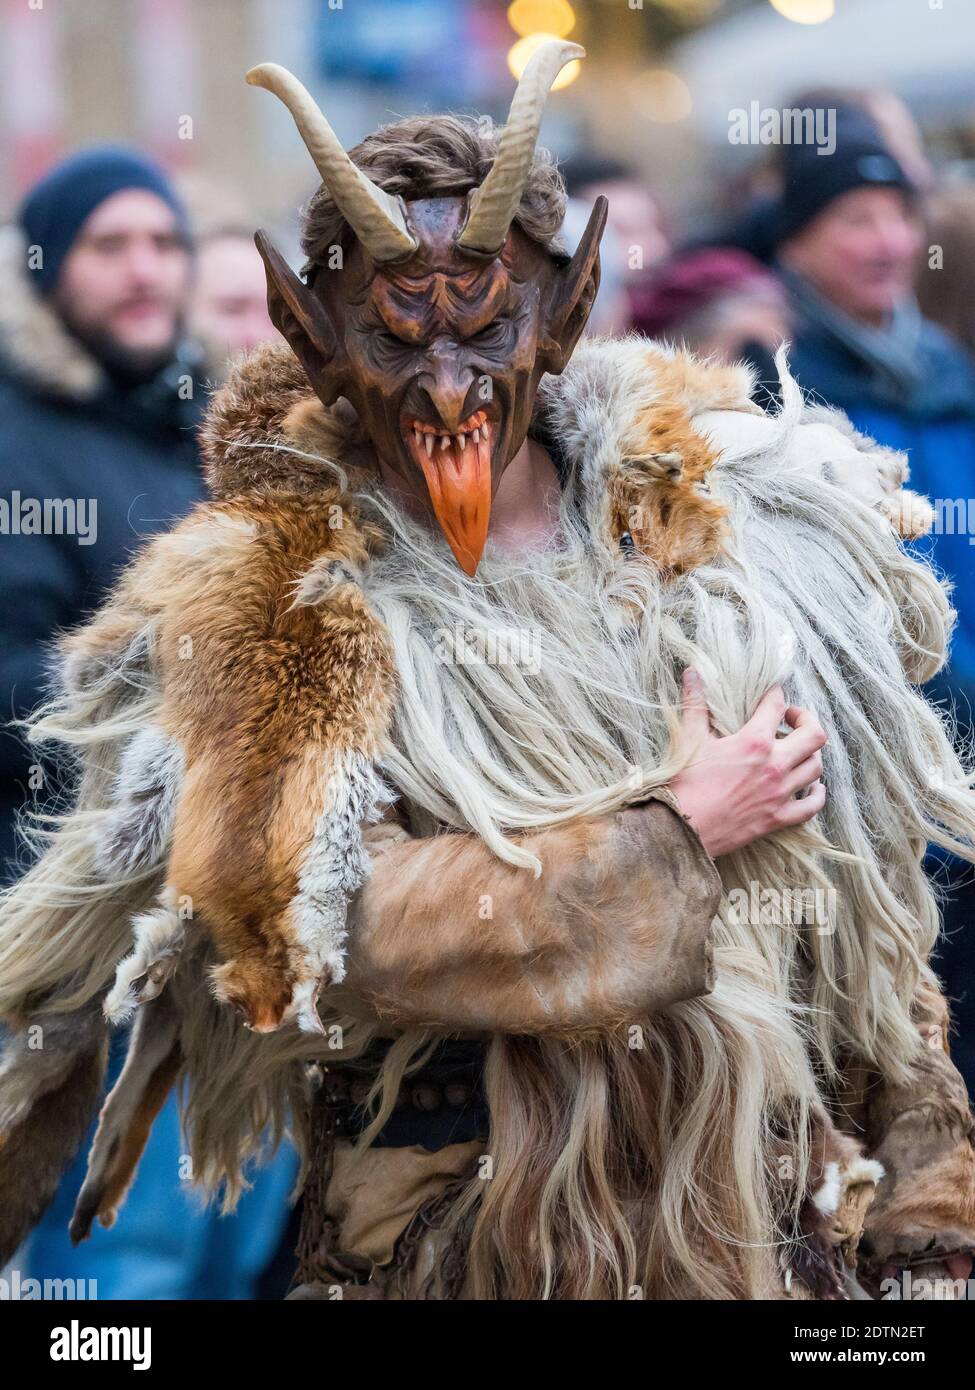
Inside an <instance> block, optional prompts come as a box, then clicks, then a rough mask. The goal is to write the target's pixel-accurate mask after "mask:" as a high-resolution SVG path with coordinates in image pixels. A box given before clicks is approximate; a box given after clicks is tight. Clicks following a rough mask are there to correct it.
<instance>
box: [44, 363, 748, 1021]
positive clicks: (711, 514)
mask: <svg viewBox="0 0 975 1390" xmlns="http://www.w3.org/2000/svg"><path fill="white" fill-rule="evenodd" d="M647 365H648V368H649V370H650V372H651V373H652V374H653V379H654V383H655V390H654V400H653V402H652V403H651V404H648V406H647V407H646V409H644V410H642V411H641V412H640V413H639V415H638V417H637V420H636V423H635V425H634V427H633V429H632V430H631V431H630V437H629V438H628V439H627V441H626V445H627V448H626V452H625V453H624V456H623V457H622V459H621V460H620V462H619V464H618V466H617V467H616V469H615V470H611V473H610V476H609V478H608V480H607V481H608V483H609V490H608V491H609V517H608V520H609V524H610V527H611V529H612V531H613V533H614V534H615V535H616V537H617V538H619V537H620V536H621V535H622V534H623V533H624V532H629V534H630V535H631V536H632V539H633V541H634V544H635V545H636V546H637V547H638V548H639V549H642V550H644V551H645V553H648V554H649V555H650V556H651V558H653V559H654V560H655V561H656V562H657V564H658V565H659V566H660V567H661V569H662V570H664V571H667V572H672V573H679V572H683V571H685V570H687V569H690V568H693V567H694V566H695V565H698V564H702V563H705V562H706V561H707V560H709V559H711V558H713V556H714V554H715V553H716V552H717V550H718V549H719V548H720V546H721V544H722V541H723V539H724V511H725V509H724V507H723V506H722V505H721V504H720V503H718V502H716V501H715V500H713V499H712V498H711V497H709V496H708V495H707V494H706V492H705V491H704V490H703V488H702V484H705V483H706V479H707V474H708V472H709V471H710V469H711V468H712V467H713V465H714V463H715V460H716V456H715V453H714V451H713V450H712V449H711V448H710V446H709V445H708V444H707V441H706V440H705V439H703V438H702V436H701V435H700V434H699V433H697V432H696V431H695V430H694V428H693V426H692V424H691V419H690V408H691V407H692V406H693V404H694V400H695V383H696V378H697V375H701V374H702V373H703V371H704V369H702V368H701V367H699V366H697V364H694V363H692V362H690V361H689V360H686V359H683V358H676V359H672V358H668V357H665V356H663V355H660V354H657V353H648V363H647ZM719 384H720V383H717V382H716V381H715V369H711V372H710V373H709V374H708V376H707V385H708V390H709V398H710V400H711V401H714V400H715V399H716V397H715V391H716V389H717V386H718V385H719ZM741 386H742V377H741V374H740V372H729V373H728V382H727V389H726V394H727V395H728V396H729V399H734V400H735V401H739V402H740V398H741ZM357 442H358V441H357V440H356V439H355V437H354V435H353V434H352V433H351V432H350V428H349V426H348V425H347V424H346V423H345V422H344V421H343V420H342V419H341V417H340V416H339V415H338V414H337V413H336V412H331V411H326V410H325V408H324V407H322V406H321V405H320V403H319V402H318V401H317V400H316V399H315V397H314V396H312V395H311V394H310V392H309V388H308V384H307V381H306V379H305V377H304V373H303V371H302V369H301V367H300V365H299V364H298V362H297V361H296V359H295V358H294V357H293V355H292V354H291V353H290V352H289V351H288V350H287V349H285V348H280V347H274V348H268V349H264V350H262V351H259V352H258V353H255V354H253V355H252V356H251V357H250V358H249V359H246V360H245V361H244V362H243V363H242V364H241V365H240V367H239V368H238V370H237V372H236V373H235V374H234V376H233V377H232V379H231V383H230V384H228V386H227V387H226V388H224V390H223V391H222V392H221V393H220V394H219V395H218V396H217V397H216V398H215V400H214V402H213V405H212V407H211V410H210V412H209V415H208V419H207V424H206V427H205V431H204V445H205V455H206V460H207V470H208V483H209V485H210V490H211V493H212V495H213V497H214V499H215V500H214V501H213V502H211V503H209V504H206V505H203V506H201V507H198V508H197V509H196V511H195V512H194V513H192V514H191V515H190V517H188V518H187V520H186V521H185V522H183V523H182V524H181V525H180V526H179V527H177V528H176V530H175V531H173V532H172V533H170V534H169V535H167V536H163V537H161V538H160V539H159V540H157V541H155V542H154V543H153V544H152V545H151V546H150V547H149V548H148V550H147V551H146V552H145V553H144V555H143V556H142V558H141V559H140V560H139V561H138V562H137V563H136V565H135V566H134V567H133V568H132V569H131V570H130V571H129V573H128V574H127V575H126V577H125V578H124V580H123V582H122V585H121V586H120V589H119V591H118V593H117V594H116V597H115V600H114V602H113V603H112V604H111V605H110V606H109V607H108V608H106V609H105V610H103V612H102V614H101V615H100V616H99V617H98V619H96V621H95V622H94V623H93V624H92V625H90V626H89V627H88V628H87V629H85V630H84V631H82V632H81V633H79V634H77V635H76V636H75V637H74V638H72V639H70V641H69V650H73V652H74V656H75V658H76V659H80V660H81V662H82V664H83V663H84V662H85V661H86V660H92V659H95V660H96V661H100V662H104V661H105V660H111V659H113V657H115V656H117V655H118V653H119V652H120V651H121V650H122V649H123V648H124V647H125V645H126V644H127V643H128V642H129V641H131V640H132V638H133V635H134V633H135V632H136V631H137V630H138V628H139V627H140V626H141V625H145V624H146V623H147V622H148V623H149V624H150V625H151V627H152V631H153V649H154V659H155V663H156V666H157V668H158V670H159V671H160V672H161V673H162V674H163V679H162V682H161V683H162V688H163V705H162V711H161V714H160V716H159V719H158V721H157V722H158V724H159V725H160V726H161V737H162V738H166V737H168V738H169V739H170V740H171V741H172V744H173V745H174V747H175V748H176V749H178V750H179V757H180V764H181V768H182V769H184V770H182V771H181V776H180V785H179V789H178V793H177V795H176V796H175V804H174V807H173V810H172V814H171V846H170V851H169V859H168V870H167V876H166V885H165V888H164V890H163V892H162V894H161V896H160V899H159V905H158V907H157V909H156V910H155V911H154V912H151V913H149V914H146V915H145V916H144V917H142V918H140V919H137V922H136V923H135V932H136V949H135V951H134V952H133V953H132V955H130V956H129V957H128V958H127V960H126V961H123V963H122V965H121V966H120V967H119V973H118V976H117V981H116V987H115V989H114V990H113V992H112V994H111V995H110V996H109V1012H110V1013H112V1015H113V1016H114V1017H117V1018H120V1017H124V1016H125V1014H126V1013H128V1012H130V1011H131V1009H132V1008H133V1007H135V1006H136V1005H137V1004H140V1003H142V1002H144V1001H146V1000H149V999H151V998H154V997H156V996H157V995H158V994H159V993H160V991H161V990H162V989H163V987H164V986H165V982H166V980H167V978H168V977H169V975H170V974H171V972H172V970H173V969H174V968H175V966H176V963H177V961H178V959H179V955H180V951H181V950H182V948H183V946H184V945H185V943H186V941H187V940H188V939H190V938H192V937H193V936H194V935H196V934H199V933H201V932H202V933H205V934H206V935H207V936H208V937H209V938H210V940H211V941H212V943H213V945H214V946H215V948H216V951H217V954H218V956H219V959H220V964H219V965H217V966H216V967H215V968H214V970H213V974H212V984H213V987H214V992H215V994H216V995H217V997H218V999H220V1000H221V1001H223V1002H226V1003H228V1004H231V1005H232V1006H234V1007H235V1008H236V1009H237V1010H238V1011H239V1012H240V1014H241V1016H242V1017H243V1019H244V1020H245V1022H246V1023H247V1025H248V1026H249V1027H251V1028H254V1029H256V1030H258V1031H271V1030H274V1029H276V1028H277V1027H279V1026H280V1025H281V1024H282V1023H284V1022H287V1021H290V1020H291V1019H294V1018H297V1019H298V1021H299V1022H300V1023H301V1026H302V1027H304V1028H306V1029H309V1030H313V1029H315V1028H317V1027H319V1026H320V1023H319V1020H318V1014H317V1008H316V998H317V994H318V991H319V989H320V988H322V987H323V986H324V985H326V984H328V983H329V981H333V982H335V981H337V980H338V979H340V978H341V970H342V966H341V958H340V954H339V953H338V952H337V951H336V950H335V949H333V948H335V947H336V946H337V945H339V944H340V939H341V935H342V926H341V922H340V921H338V918H339V917H341V915H342V914H341V911H340V909H336V912H335V914H333V915H335V917H336V921H335V922H334V923H333V924H332V938H333V939H331V941H327V942H326V946H327V947H328V948H329V949H326V948H325V947H322V948H321V949H318V948H317V947H316V946H315V942H314V937H315V934H316V932H320V934H321V935H322V936H323V938H325V937H327V935H328V933H327V931H326V930H325V928H319V927H316V926H315V919H316V917H322V918H323V919H324V918H325V917H327V916H328V910H327V909H326V910H324V911H323V908H322V893H321V891H320V885H319V884H316V883H315V882H314V881H313V882H312V883H311V885H310V887H308V889H307V891H305V890H303V877H302V876H303V872H304V871H305V870H306V869H307V868H308V866H309V864H310V863H311V864H312V865H313V866H314V860H315V855H316V840H317V839H319V838H320V831H321V825H320V817H322V816H323V815H325V816H327V815H328V813H329V811H330V810H332V811H333V812H334V813H335V816H336V818H337V819H338V820H340V821H341V820H342V818H343V811H342V807H341V804H340V803H341V801H342V797H343V796H344V795H345V794H346V784H347V783H348V782H349V780H350V776H351V771H350V770H351V769H355V768H357V769H358V776H359V778H360V780H362V779H368V773H367V771H366V769H371V768H372V765H373V763H374V761H375V759H376V758H377V756H378V755H379V753H380V750H381V747H382V743H383V740H384V738H385V736H386V732H387V729H388V725H389V720H390V715H391V709H392V703H393V699H394V695H395V678H394V672H393V668H392V662H391V660H390V656H389V652H388V649H387V645H386V641H385V637H384V633H383V629H382V626H381V624H380V623H379V622H378V621H377V620H376V618H375V617H374V616H373V615H372V613H371V612H370V609H369V606H368V603H367V601H366V599H365V597H364V595H363V591H362V589H361V588H360V587H359V585H358V583H357V579H358V577H359V574H360V572H361V571H362V569H363V568H364V567H365V566H366V565H367V563H368V560H369V555H370V553H371V552H372V551H374V550H375V549H376V548H377V547H379V546H380V545H381V544H382V535H381V533H380V531H379V530H378V528H376V527H375V526H373V525H371V524H369V523H366V522H364V521H363V520H362V518H361V517H360V515H359V513H358V511H357V509H356V507H355V506H354V505H353V504H352V503H351V502H350V500H349V492H348V491H347V490H346V488H347V487H355V486H356V485H358V484H359V483H360V482H361V481H362V480H363V475H362V474H361V472H359V471H358V470H357V469H356V468H354V467H352V466H351V465H350V464H349V460H350V459H351V458H352V457H354V456H355V454H356V449H355V446H356V444H357ZM330 460H331V461H334V462H329V461H330ZM350 475H351V476H350ZM337 477H338V479H339V481H336V478H337ZM350 760H351V762H350ZM152 780H153V779H152V777H150V778H149V781H152ZM353 780H354V779H353ZM373 791H374V792H375V794H376V795H378V796H379V797H380V798H381V795H382V792H381V789H377V788H374V789H373ZM372 795H373V794H372V793H370V792H369V791H368V789H367V790H366V792H365V793H364V796H365V801H366V802H369V800H370V796H372ZM373 799H375V798H374V797H373ZM136 809H137V810H138V812H139V814H144V806H142V805H141V804H140V805H138V806H137V808H136ZM361 809H362V812H363V813H365V812H366V811H367V810H368V807H367V806H363V807H362V808H361ZM345 819H346V820H348V819H349V817H348V816H347V815H346V816H345ZM360 819H361V816H360ZM350 834H351V835H352V836H353V837H356V836H357V835H358V825H357V826H356V828H355V829H354V830H352V831H350ZM331 852H332V851H331V850H330V849H329V848H328V847H326V850H325V851H322V850H321V849H319V851H318V853H319V858H321V857H322V854H323V853H324V855H325V859H326V860H327V859H328V855H329V853H331ZM349 853H350V855H351V856H352V858H353V859H354V858H355V854H356V851H355V849H354V848H353V849H351V850H350V851H349ZM333 859H334V855H333ZM325 869H326V876H328V875H329V874H331V875H332V877H334V876H335V874H336V873H338V874H339V876H340V877H341V872H340V870H339V869H337V868H336V866H335V864H334V862H332V861H329V862H328V863H326V865H325ZM362 872H364V869H363V870H362ZM354 886H355V872H353V873H352V876H351V878H349V880H348V882H347V884H346V887H347V888H348V889H350V890H351V888H353V887H354ZM303 892H304V901H303ZM309 924H311V925H309ZM309 938H311V940H310V939H309Z"/></svg>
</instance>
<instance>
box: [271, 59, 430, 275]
mask: <svg viewBox="0 0 975 1390" xmlns="http://www.w3.org/2000/svg"><path fill="white" fill-rule="evenodd" d="M247 81H248V82H249V83H250V85H251V86H252V87H263V88H264V89H265V91H268V92H273V93H274V95H275V96H276V97H278V98H280V100H281V101H283V102H284V104H285V106H286V107H287V108H288V110H289V111H290V112H291V114H292V116H293V117H294V122H295V125H296V126H297V127H298V133H299V134H300V136H301V138H302V140H304V142H305V144H306V145H307V147H308V153H309V154H310V155H311V157H312V159H313V160H314V161H315V167H316V168H317V169H318V172H319V173H320V174H321V176H322V179H323V181H324V182H325V185H326V187H327V188H328V191H329V192H330V193H331V195H332V197H333V198H334V199H335V202H336V205H337V206H338V209H339V211H340V212H341V214H342V216H343V217H344V218H345V220H346V222H348V224H349V226H350V227H351V228H352V230H353V231H354V232H355V234H356V236H357V237H358V238H359V240H360V241H361V242H362V244H363V246H364V247H365V248H366V250H367V251H368V252H369V254H370V256H371V257H372V259H373V260H374V261H399V260H402V259H403V258H404V257H405V256H409V255H412V253H413V252H414V251H415V250H416V248H417V245H418V242H417V240H416V238H415V237H413V236H411V235H410V233H409V232H408V231H407V228H406V217H405V215H404V212H403V206H402V204H401V202H400V201H399V199H397V198H393V197H391V196H390V195H389V194H388V193H385V192H384V191H383V190H382V189H381V188H378V187H377V186H376V184H374V183H373V182H372V180H371V179H368V178H366V176H365V174H364V173H363V172H362V170H361V169H357V168H356V166H355V165H354V164H353V163H352V160H351V159H350V158H349V156H348V155H347V154H346V152H345V150H344V149H343V148H342V143H341V141H340V140H339V138H338V136H337V135H336V134H335V131H334V130H333V129H332V127H331V126H330V125H329V123H328V121H327V120H326V119H325V117H324V116H323V115H322V113H321V111H320V110H319V109H318V104H317V102H316V101H315V100H314V98H313V97H312V96H311V93H310V92H308V90H307V89H306V88H305V87H303V86H302V84H301V83H300V82H299V81H298V79H297V77H295V76H294V74H293V73H290V72H288V70H287V68H282V67H280V66H279V65H278V64H277V63H261V64H260V65H259V66H258V67H256V68H251V70H250V72H249V73H248V74H247Z"/></svg>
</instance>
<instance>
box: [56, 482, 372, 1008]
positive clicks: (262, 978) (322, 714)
mask: <svg viewBox="0 0 975 1390" xmlns="http://www.w3.org/2000/svg"><path fill="white" fill-rule="evenodd" d="M338 498H339V494H338V492H337V491H336V489H335V488H334V487H329V488H327V489H322V490H321V491H320V492H318V493H317V494H314V495H305V496H299V495H297V494H284V495H282V494H280V493H276V494H275V495H274V497H273V500H272V499H271V498H270V497H269V496H264V497H260V498H258V497H257V496H240V497H238V498H237V499H235V500H233V501H225V502H219V503H215V504H211V505H207V506H202V507H200V508H198V509H197V510H196V512H194V513H193V514H192V515H191V516H190V517H189V518H188V520H187V521H186V522H184V523H183V525H181V526H180V527H179V528H177V530H176V531H174V532H173V533H171V534H170V535H168V536H165V537H163V538H161V539H160V540H159V541H157V542H155V543H154V544H153V545H152V547H150V549H149V550H148V551H147V552H146V554H145V555H144V557H143V558H142V559H141V560H140V562H139V563H138V564H137V565H136V566H135V567H134V568H133V570H131V571H130V573H129V574H128V576H127V577H126V579H125V581H124V585H123V589H122V593H121V594H120V595H119V596H118V598H117V600H116V604H115V605H114V606H113V607H114V610H115V611H114V612H113V610H111V609H110V610H108V611H107V612H106V613H105V614H104V615H103V619H102V620H101V621H100V622H98V623H96V624H95V625H94V626H92V627H89V628H88V629H87V630H85V631H84V632H83V633H81V634H79V635H78V637H76V638H75V639H74V647H75V653H76V655H77V654H78V649H79V648H86V649H87V654H88V656H89V657H95V656H97V655H98V651H97V648H98V645H99V640H100V638H101V637H102V636H104V637H106V638H107V639H108V644H109V647H110V648H112V647H114V646H115V644H116V643H117V642H118V638H119V630H120V626H121V632H122V633H123V634H124V635H126V636H128V635H129V634H130V632H131V629H128V630H127V629H126V625H125V624H124V623H122V624H121V625H120V624H119V622H118V618H119V616H120V614H119V611H118V610H119V608H120V607H125V608H128V609H129V610H130V611H131V612H132V613H134V614H138V615H140V616H141V615H146V616H148V618H149V619H150V620H151V621H153V622H154V633H155V636H154V649H155V656H156V660H157V662H158V664H159V667H160V669H161V670H162V671H163V672H164V673H165V679H164V682H163V708H162V714H161V718H160V722H161V723H162V725H163V727H164V728H165V730H166V732H167V733H168V734H169V735H170V736H171V737H172V738H173V739H174V740H175V741H176V742H177V743H178V745H179V747H180V748H181V749H182V752H183V754H184V757H185V761H186V766H187V771H186V774H185V777H184V779H183V782H182V787H181V790H180V792H179V795H178V800H177V804H176V808H175V817H174V824H173V833H172V843H171V850H170V855H169V863H168V872H167V888H166V890H164V895H165V898H166V905H164V906H163V907H162V908H161V909H160V911H161V912H164V911H170V912H172V913H173V917H174V928H175V922H176V920H178V918H177V914H176V913H175V911H174V904H181V905H186V904H188V905H189V911H190V912H191V915H192V930H194V931H195V930H199V929H203V930H205V931H206V933H207V934H208V935H209V936H210V937H211V938H212V940H213V943H214V945H215V946H216V949H217V952H218V954H219V956H220V959H221V961H222V964H221V965H219V966H218V967H217V968H216V970H215V972H214V981H213V982H214V987H215V992H216V994H217V996H218V997H219V998H220V999H222V1000H224V1001H225V1002H227V1003H229V1004H232V1005H234V1006H235V1007H236V1008H237V1009H238V1010H239V1011H240V1013H241V1014H242V1016H243V1018H244V1019H245V1021H246V1022H247V1023H248V1025H249V1026H251V1027H252V1028H255V1029H258V1030H261V1031H265V1030H269V1029H273V1028H276V1027H277V1026H278V1025H279V1024H280V1023H281V1022H282V1021H283V1020H284V1019H285V1017H286V1014H288V1012H289V1010H291V1011H292V1012H295V1011H296V1010H297V1007H298V999H297V995H296V989H297V987H298V986H299V984H303V985H304V986H305V991H306V995H305V1002H306V1004H307V1006H308V1007H306V1009H305V1011H304V1014H303V1022H304V1023H305V1024H306V1025H308V1024H310V1026H312V1027H314V1026H315V1024H314V1018H315V1013H314V995H315V993H316V992H317V989H318V987H319V986H320V985H321V984H323V983H327V979H325V980H322V979H320V978H318V977H317V976H315V977H314V978H309V971H311V970H313V969H314V966H315V962H314V961H312V960H311V959H310V957H309V955H308V951H307V949H306V948H305V946H304V945H303V944H302V941H301V940H300V930H299V926H298V924H297V923H296V921H295V903H296V900H297V899H298V897H299V892H300V876H301V870H302V866H303V863H304V862H305V861H306V859H307V856H308V855H309V853H310V852H311V851H312V847H313V841H314V837H315V833H316V821H317V819H318V817H319V816H320V815H321V814H322V813H323V811H325V812H327V810H328V808H329V806H330V804H331V803H332V802H333V800H334V798H335V796H336V795H337V794H338V792H337V787H338V784H339V783H340V782H341V780H342V778H343V777H344V776H345V775H346V773H347V770H348V767H349V759H350V758H352V759H355V758H358V759H361V760H362V761H363V763H364V764H368V765H369V766H371V764H372V762H373V760H374V759H375V758H376V756H377V754H378V752H379V749H380V746H381V742H382V739H383V736H384V733H385V729H386V724H387V720H388V717H389V711H390V705H391V701H392V698H393V693H394V688H395V686H394V678H393V671H392V668H391V664H390V661H389V658H388V654H387V651H386V647H385V642H384V638H383V633H382V629H381V628H380V626H379V624H378V623H377V622H376V620H375V619H374V618H373V617H372V616H371V614H370V613H369V610H368V607H367V605H366V603H365V600H364V598H363V596H362V593H361V590H360V589H359V588H358V586H357V585H356V583H355V582H354V581H355V575H356V572H357V570H358V568H359V567H360V566H361V565H362V564H363V563H364V562H365V560H366V557H367V546H368V544H369V542H370V541H371V540H373V539H374V537H372V535H371V533H370V532H369V530H368V528H360V527H359V526H357V525H356V524H355V517H354V514H350V512H349V511H348V508H347V507H343V506H342V505H341V504H340V503H339V501H338ZM336 519H338V520H339V521H340V522H341V524H340V525H336ZM101 655H102V657H103V658H104V657H105V655H106V653H105V652H104V651H103V652H102V653H101ZM154 964H155V965H157V966H158V958H155V959H153V960H150V959H141V960H140V961H139V967H138V971H137V973H135V974H133V975H131V978H130V979H128V980H127V982H126V983H127V984H128V985H130V986H131V988H130V989H127V990H126V991H124V992H123V996H122V999H121V1000H120V1001H117V1002H118V1003H120V1004H121V1005H122V1006H123V1007H122V1008H121V1010H120V1011H121V1012H124V1005H125V1004H127V1005H128V1006H130V1007H131V1006H132V1005H134V1004H135V1003H139V1002H142V1000H143V999H147V998H151V997H153V996H154V994H156V993H158V992H159V990H160V989H161V987H162V985H163V984H164V983H165V976H166V973H167V970H166V969H161V970H160V969H158V968H157V969H155V970H154V969H153V965H154ZM167 968H168V967H167Z"/></svg>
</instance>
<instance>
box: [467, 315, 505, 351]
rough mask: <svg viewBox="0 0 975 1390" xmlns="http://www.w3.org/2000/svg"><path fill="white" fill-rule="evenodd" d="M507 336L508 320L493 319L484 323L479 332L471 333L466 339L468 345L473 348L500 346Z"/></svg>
mask: <svg viewBox="0 0 975 1390" xmlns="http://www.w3.org/2000/svg"><path fill="white" fill-rule="evenodd" d="M507 337H508V320H507V319H494V320H493V322H491V323H489V324H486V325H485V327H484V328H482V329H481V331H480V333H475V334H473V335H472V336H471V337H470V338H468V339H467V343H468V346H470V347H475V348H493V347H501V346H502V345H503V344H504V343H505V341H506V340H507Z"/></svg>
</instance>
